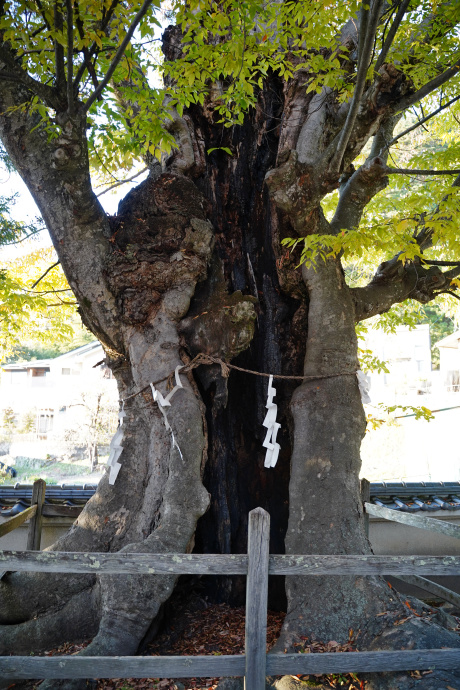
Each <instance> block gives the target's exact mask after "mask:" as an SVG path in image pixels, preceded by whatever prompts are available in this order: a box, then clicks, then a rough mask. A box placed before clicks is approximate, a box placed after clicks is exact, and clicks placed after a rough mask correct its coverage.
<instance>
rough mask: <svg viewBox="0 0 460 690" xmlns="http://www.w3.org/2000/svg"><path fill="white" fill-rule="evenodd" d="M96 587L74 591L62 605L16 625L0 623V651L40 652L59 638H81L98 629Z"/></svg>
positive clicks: (89, 635)
mask: <svg viewBox="0 0 460 690" xmlns="http://www.w3.org/2000/svg"><path fill="white" fill-rule="evenodd" d="M97 589H98V588H90V589H86V590H84V591H82V592H78V593H77V594H75V595H74V596H73V597H72V598H71V599H70V601H68V602H67V603H66V604H65V605H64V606H63V607H62V608H56V609H55V610H54V611H52V612H50V613H48V614H46V615H44V616H39V617H37V618H32V619H30V620H28V621H25V622H24V623H20V624H18V625H2V626H0V654H2V655H8V654H11V653H12V652H13V651H14V653H15V654H18V655H21V654H29V653H30V652H31V651H33V652H34V653H37V652H43V651H45V650H47V649H51V648H53V647H56V646H57V645H60V644H62V641H63V640H71V641H72V642H81V641H82V640H85V639H88V637H92V636H93V635H95V634H96V632H97V629H98V611H99V606H98V603H97V598H98V592H97Z"/></svg>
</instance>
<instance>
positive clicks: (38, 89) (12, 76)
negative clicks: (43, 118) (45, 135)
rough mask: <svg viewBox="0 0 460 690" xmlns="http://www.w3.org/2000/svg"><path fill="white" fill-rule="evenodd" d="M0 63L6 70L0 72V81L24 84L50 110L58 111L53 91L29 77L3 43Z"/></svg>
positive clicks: (0, 48)
mask: <svg viewBox="0 0 460 690" xmlns="http://www.w3.org/2000/svg"><path fill="white" fill-rule="evenodd" d="M0 61H1V62H3V63H4V65H6V67H7V68H8V69H7V70H1V71H0V79H5V80H7V81H16V82H18V83H20V84H24V86H26V87H27V88H28V89H29V90H30V91H31V92H32V93H33V94H35V96H38V97H39V98H40V100H41V101H42V102H43V103H44V104H45V105H48V106H50V107H51V108H54V109H58V107H59V104H60V101H59V96H58V94H57V92H56V90H55V89H53V88H52V87H50V86H47V85H46V84H42V83H41V82H39V81H37V80H36V79H34V78H33V77H31V76H30V75H29V74H28V73H27V72H26V71H25V70H24V69H22V67H20V65H18V64H17V62H16V61H15V59H14V56H13V54H12V52H11V50H10V48H9V46H8V44H6V43H3V44H2V45H1V46H0Z"/></svg>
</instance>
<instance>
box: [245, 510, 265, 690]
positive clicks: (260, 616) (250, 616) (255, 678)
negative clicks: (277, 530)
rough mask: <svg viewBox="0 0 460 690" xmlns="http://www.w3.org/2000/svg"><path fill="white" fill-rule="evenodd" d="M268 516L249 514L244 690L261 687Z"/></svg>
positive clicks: (262, 688) (252, 512)
mask: <svg viewBox="0 0 460 690" xmlns="http://www.w3.org/2000/svg"><path fill="white" fill-rule="evenodd" d="M269 542H270V515H269V514H268V513H267V512H266V511H265V510H263V509H262V508H256V509H255V510H251V512H250V513H249V532H248V576H247V579H246V629H245V653H246V672H245V676H244V687H245V690H265V662H266V657H267V600H268V556H269Z"/></svg>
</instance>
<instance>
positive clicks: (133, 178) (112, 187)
mask: <svg viewBox="0 0 460 690" xmlns="http://www.w3.org/2000/svg"><path fill="white" fill-rule="evenodd" d="M147 170H148V167H146V168H142V170H139V172H137V173H136V174H135V175H132V176H131V177H128V178H127V179H126V180H118V182H115V183H114V184H112V185H110V187H107V189H104V191H103V192H100V193H99V194H96V196H97V197H98V198H99V197H100V196H102V195H103V194H107V192H110V191H111V190H112V189H115V188H116V187H120V185H122V184H126V183H127V182H132V181H133V180H135V179H136V177H139V175H142V174H143V173H145V172H147Z"/></svg>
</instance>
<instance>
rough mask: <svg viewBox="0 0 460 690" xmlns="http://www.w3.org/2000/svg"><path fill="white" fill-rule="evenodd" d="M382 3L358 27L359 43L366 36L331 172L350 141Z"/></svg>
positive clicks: (339, 162) (377, 4)
mask: <svg viewBox="0 0 460 690" xmlns="http://www.w3.org/2000/svg"><path fill="white" fill-rule="evenodd" d="M382 2H383V0H374V3H373V5H372V9H371V11H370V15H369V19H368V21H367V22H364V26H363V27H360V39H359V40H360V43H361V33H362V29H364V31H365V32H366V34H365V37H364V39H363V44H362V46H363V47H362V52H361V55H360V57H359V62H358V70H357V74H356V84H355V90H354V93H353V98H352V101H351V104H350V109H349V111H348V114H347V119H346V120H345V124H344V126H343V128H342V131H341V132H340V136H339V140H338V142H337V146H336V150H335V153H334V155H333V157H332V160H331V162H330V166H329V168H330V171H331V172H338V171H339V170H340V166H341V164H342V160H343V156H344V153H345V150H346V148H347V144H348V142H349V140H350V136H351V133H352V131H353V126H354V124H355V120H356V117H357V115H358V110H359V106H360V102H361V98H362V95H363V93H364V87H365V85H366V78H367V71H368V69H369V63H370V60H371V55H372V51H373V47H374V39H375V35H376V32H377V25H378V22H379V18H380V10H381V7H382Z"/></svg>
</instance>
